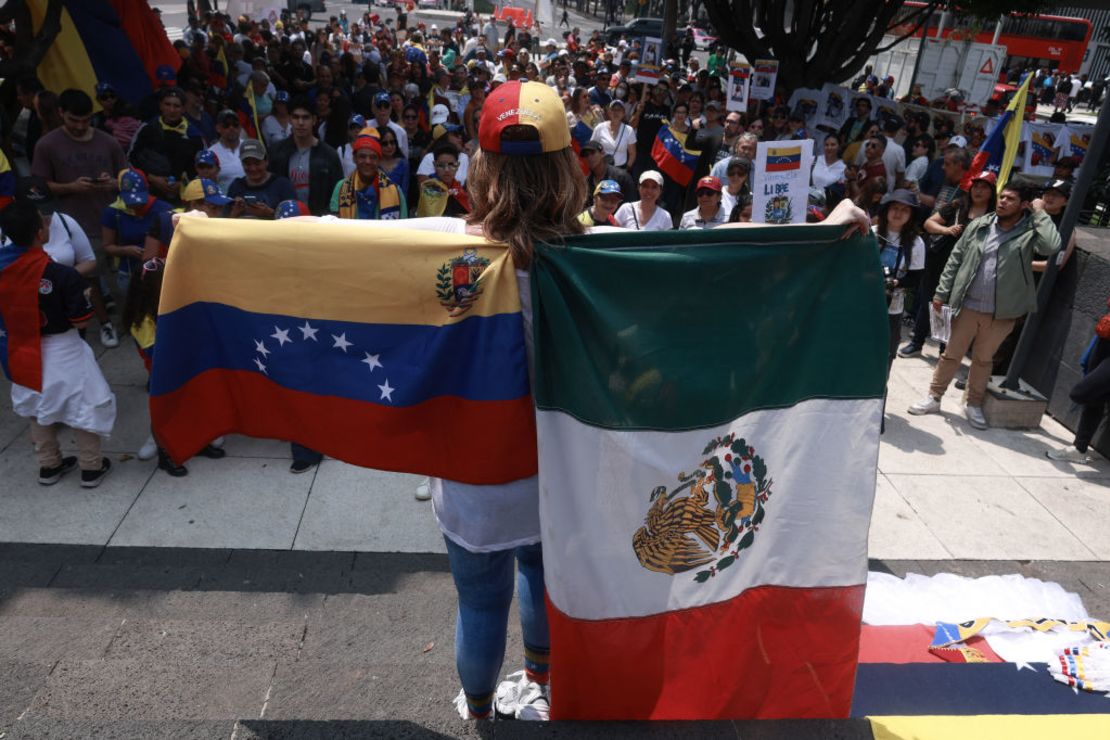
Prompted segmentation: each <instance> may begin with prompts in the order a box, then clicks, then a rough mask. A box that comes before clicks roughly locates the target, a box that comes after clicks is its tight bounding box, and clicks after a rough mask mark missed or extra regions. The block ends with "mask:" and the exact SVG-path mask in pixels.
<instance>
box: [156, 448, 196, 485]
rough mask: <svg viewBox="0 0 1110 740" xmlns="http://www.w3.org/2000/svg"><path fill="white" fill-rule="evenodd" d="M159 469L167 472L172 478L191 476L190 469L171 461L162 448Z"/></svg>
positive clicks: (159, 453)
mask: <svg viewBox="0 0 1110 740" xmlns="http://www.w3.org/2000/svg"><path fill="white" fill-rule="evenodd" d="M158 469H159V470H164V471H166V474H167V475H169V476H170V477H171V478H184V477H185V476H187V475H188V474H189V469H188V468H186V467H185V466H184V465H178V464H177V463H175V462H174V461H173V460H171V459H170V456H169V455H167V454H166V451H165V450H163V449H162V448H161V447H159V448H158Z"/></svg>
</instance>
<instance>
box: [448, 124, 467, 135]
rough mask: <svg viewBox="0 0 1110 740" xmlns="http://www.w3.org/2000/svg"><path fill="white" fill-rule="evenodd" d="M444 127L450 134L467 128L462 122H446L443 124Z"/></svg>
mask: <svg viewBox="0 0 1110 740" xmlns="http://www.w3.org/2000/svg"><path fill="white" fill-rule="evenodd" d="M443 128H445V129H447V133H449V134H457V133H459V132H460V131H464V130H465V129H464V128H463V127H462V126H461V125H460V124H457V123H445V124H443Z"/></svg>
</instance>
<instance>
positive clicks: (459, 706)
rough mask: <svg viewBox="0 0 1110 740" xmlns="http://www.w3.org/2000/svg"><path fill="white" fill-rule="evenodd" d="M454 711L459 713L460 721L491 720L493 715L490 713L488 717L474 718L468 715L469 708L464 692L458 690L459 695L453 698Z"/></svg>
mask: <svg viewBox="0 0 1110 740" xmlns="http://www.w3.org/2000/svg"><path fill="white" fill-rule="evenodd" d="M455 711H457V712H458V713H459V717H461V718H462V719H477V720H492V719H493V718H494V715H495V713H494V712H490V713H489V716H488V717H475V716H474V715H472V714H471V713H470V706H469V705H468V704H467V703H466V692H465V691H463V690H462V689H459V695H458V696H456V697H455Z"/></svg>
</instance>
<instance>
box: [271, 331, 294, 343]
mask: <svg viewBox="0 0 1110 740" xmlns="http://www.w3.org/2000/svg"><path fill="white" fill-rule="evenodd" d="M270 336H271V337H273V338H274V339H276V340H277V341H278V347H282V346H284V345H285V343H286V342H292V341H293V340H292V339H290V338H289V330H288V329H279V328H277V327H276V326H275V327H274V333H273V334H271V335H270Z"/></svg>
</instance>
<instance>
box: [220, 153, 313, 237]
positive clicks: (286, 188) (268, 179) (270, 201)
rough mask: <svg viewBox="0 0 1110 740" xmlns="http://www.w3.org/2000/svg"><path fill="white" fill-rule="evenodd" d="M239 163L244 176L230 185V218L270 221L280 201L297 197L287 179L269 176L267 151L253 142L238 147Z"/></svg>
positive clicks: (228, 194) (271, 174)
mask: <svg viewBox="0 0 1110 740" xmlns="http://www.w3.org/2000/svg"><path fill="white" fill-rule="evenodd" d="M239 160H240V161H241V162H242V163H243V176H242V177H240V178H238V179H236V180H235V181H234V182H232V183H231V186H230V187H229V188H228V189H227V197H229V198H231V199H232V201H233V203H232V204H231V210H230V211H229V212H228V215H229V216H231V217H232V218H240V217H242V218H259V219H272V218H273V217H274V213H275V211H276V209H277V207H278V204H279V203H281V202H282V201H283V200H288V199H291V198H293V199H295V198H296V197H297V193H296V190H295V189H294V188H293V183H292V182H290V181H289V178H288V177H285V176H283V175H275V174H274V173H272V172H270V171H269V169H267V167H268V162H267V155H266V148H265V147H263V146H262V142H260V141H258V140H256V139H247V140H246V141H244V142H243V143H242V144H241V145H240V146H239Z"/></svg>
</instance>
